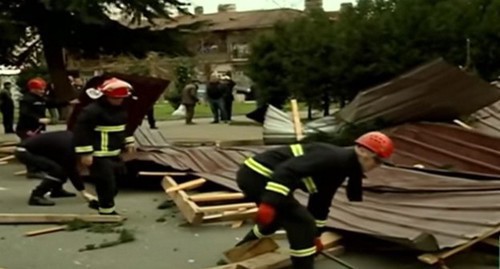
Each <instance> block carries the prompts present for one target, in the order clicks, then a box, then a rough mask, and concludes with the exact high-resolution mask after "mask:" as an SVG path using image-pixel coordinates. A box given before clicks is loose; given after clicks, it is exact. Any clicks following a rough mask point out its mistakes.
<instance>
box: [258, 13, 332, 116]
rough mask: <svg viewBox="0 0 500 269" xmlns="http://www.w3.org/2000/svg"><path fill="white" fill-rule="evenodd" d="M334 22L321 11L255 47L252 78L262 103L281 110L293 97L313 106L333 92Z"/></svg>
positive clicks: (279, 29)
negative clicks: (322, 97) (320, 98)
mask: <svg viewBox="0 0 500 269" xmlns="http://www.w3.org/2000/svg"><path fill="white" fill-rule="evenodd" d="M331 26H332V22H331V21H330V19H329V17H328V16H327V15H326V14H325V13H324V12H322V11H320V10H315V11H312V12H311V13H309V14H307V15H306V16H303V17H300V18H298V19H296V20H295V21H293V22H291V23H287V24H278V25H277V26H276V27H275V28H274V32H273V33H272V34H270V35H265V36H262V37H261V38H260V39H258V40H257V41H256V42H255V43H254V44H252V55H251V57H250V59H249V75H250V77H251V78H252V80H253V81H254V83H255V84H256V86H257V88H258V89H260V90H259V91H258V97H259V99H260V101H261V102H267V103H270V104H272V105H274V106H277V107H281V106H282V105H283V103H284V102H285V101H286V100H287V98H288V97H289V96H290V95H292V96H294V97H295V98H299V99H301V100H303V101H305V102H307V103H308V104H309V105H311V106H318V105H320V104H321V100H319V99H318V98H317V97H318V96H324V95H328V94H329V93H330V91H332V90H333V89H332V87H331V86H332V79H331V75H330V73H331V72H332V68H334V66H335V65H334V62H333V61H332V60H333V59H334V58H333V53H334V50H335V48H334V44H333V42H332V40H333V32H332V27H331Z"/></svg>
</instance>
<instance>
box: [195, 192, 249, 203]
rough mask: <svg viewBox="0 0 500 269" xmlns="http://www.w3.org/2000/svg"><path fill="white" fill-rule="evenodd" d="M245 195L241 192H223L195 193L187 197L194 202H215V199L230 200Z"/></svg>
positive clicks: (241, 197)
mask: <svg viewBox="0 0 500 269" xmlns="http://www.w3.org/2000/svg"><path fill="white" fill-rule="evenodd" d="M244 197H245V195H244V194H243V193H241V192H236V193H225V194H205V193H202V194H196V195H191V196H190V197H189V198H190V199H191V201H193V202H195V203H200V202H215V201H231V200H238V199H243V198H244Z"/></svg>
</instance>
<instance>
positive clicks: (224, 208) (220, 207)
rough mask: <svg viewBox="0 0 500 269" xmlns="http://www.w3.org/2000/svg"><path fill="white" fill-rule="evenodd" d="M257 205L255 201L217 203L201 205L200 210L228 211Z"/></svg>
mask: <svg viewBox="0 0 500 269" xmlns="http://www.w3.org/2000/svg"><path fill="white" fill-rule="evenodd" d="M249 207H255V203H239V204H228V205H215V206H200V207H198V211H200V212H218V211H228V210H234V209H240V208H249Z"/></svg>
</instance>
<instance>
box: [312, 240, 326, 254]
mask: <svg viewBox="0 0 500 269" xmlns="http://www.w3.org/2000/svg"><path fill="white" fill-rule="evenodd" d="M314 245H316V253H320V252H322V251H323V249H324V248H325V246H323V243H322V242H321V238H319V237H316V239H314Z"/></svg>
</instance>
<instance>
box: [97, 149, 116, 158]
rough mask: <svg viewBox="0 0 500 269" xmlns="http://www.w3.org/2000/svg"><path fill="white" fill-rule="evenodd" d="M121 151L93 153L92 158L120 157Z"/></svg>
mask: <svg viewBox="0 0 500 269" xmlns="http://www.w3.org/2000/svg"><path fill="white" fill-rule="evenodd" d="M121 152H122V150H121V149H117V150H111V151H103V150H101V151H94V156H96V157H114V156H118V155H120V153H121Z"/></svg>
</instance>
